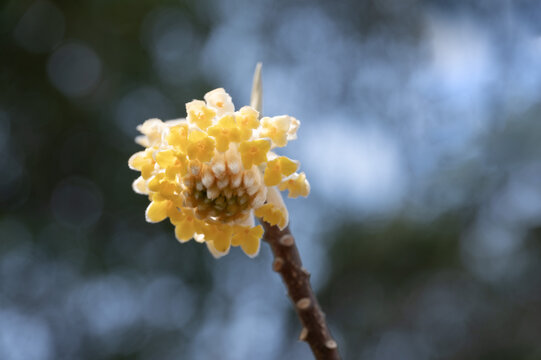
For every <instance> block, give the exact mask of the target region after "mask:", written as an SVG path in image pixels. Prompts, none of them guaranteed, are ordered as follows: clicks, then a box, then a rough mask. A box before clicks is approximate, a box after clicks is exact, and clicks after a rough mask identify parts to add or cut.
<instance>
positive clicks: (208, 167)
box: [183, 150, 267, 223]
mask: <svg viewBox="0 0 541 360" xmlns="http://www.w3.org/2000/svg"><path fill="white" fill-rule="evenodd" d="M227 158H228V159H226V157H225V156H224V155H220V154H217V155H215V159H213V161H211V162H210V164H202V165H198V164H194V166H193V167H191V168H192V171H191V172H190V174H189V175H187V176H185V177H184V178H183V184H184V190H183V195H184V201H185V206H187V207H191V208H193V209H194V210H195V214H196V216H197V217H198V218H199V219H211V220H214V221H218V222H222V223H227V222H230V221H234V220H238V219H242V218H243V217H245V216H246V215H247V214H248V213H249V212H250V210H251V209H254V208H257V207H259V206H261V205H262V204H263V202H264V201H265V198H266V196H267V188H266V186H265V184H264V183H263V180H262V178H261V175H260V173H259V171H258V170H257V169H250V170H245V169H244V168H243V167H242V165H241V162H240V155H239V154H238V152H237V151H236V150H233V152H231V151H230V152H229V154H228V156H227Z"/></svg>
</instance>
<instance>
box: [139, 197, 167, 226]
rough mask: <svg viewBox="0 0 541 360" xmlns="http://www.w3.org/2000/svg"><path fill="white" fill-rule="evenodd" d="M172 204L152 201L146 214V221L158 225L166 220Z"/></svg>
mask: <svg viewBox="0 0 541 360" xmlns="http://www.w3.org/2000/svg"><path fill="white" fill-rule="evenodd" d="M170 205H171V202H170V201H169V200H164V201H152V202H151V203H150V204H149V205H148V207H147V209H146V212H145V217H146V220H147V221H148V222H150V223H157V222H160V221H162V220H164V219H165V218H166V217H167V210H168V208H169V206H170Z"/></svg>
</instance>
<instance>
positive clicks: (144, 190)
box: [131, 176, 149, 195]
mask: <svg viewBox="0 0 541 360" xmlns="http://www.w3.org/2000/svg"><path fill="white" fill-rule="evenodd" d="M131 187H132V189H133V191H135V192H136V193H137V194H142V195H148V193H149V190H148V186H147V182H146V180H145V179H143V177H142V176H139V177H138V178H137V179H135V180H134V182H133V183H132V186H131Z"/></svg>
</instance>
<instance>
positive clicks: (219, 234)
mask: <svg viewBox="0 0 541 360" xmlns="http://www.w3.org/2000/svg"><path fill="white" fill-rule="evenodd" d="M231 234H232V228H231V226H229V225H221V226H217V230H216V234H215V236H214V239H213V240H214V247H215V248H216V250H218V251H219V252H221V253H225V252H227V251H229V247H230V246H231Z"/></svg>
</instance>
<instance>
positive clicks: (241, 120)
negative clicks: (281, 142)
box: [235, 106, 259, 141]
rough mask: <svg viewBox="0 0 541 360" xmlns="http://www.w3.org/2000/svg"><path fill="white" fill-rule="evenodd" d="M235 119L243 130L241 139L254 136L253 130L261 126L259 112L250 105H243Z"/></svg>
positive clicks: (244, 139)
mask: <svg viewBox="0 0 541 360" xmlns="http://www.w3.org/2000/svg"><path fill="white" fill-rule="evenodd" d="M235 120H236V121H237V125H238V126H239V128H240V131H241V140H242V141H246V140H248V139H250V138H251V137H252V134H253V130H255V129H257V128H258V127H259V113H258V112H257V110H255V109H253V108H252V107H250V106H243V107H242V108H241V109H240V110H239V111H237V112H236V116H235Z"/></svg>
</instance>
